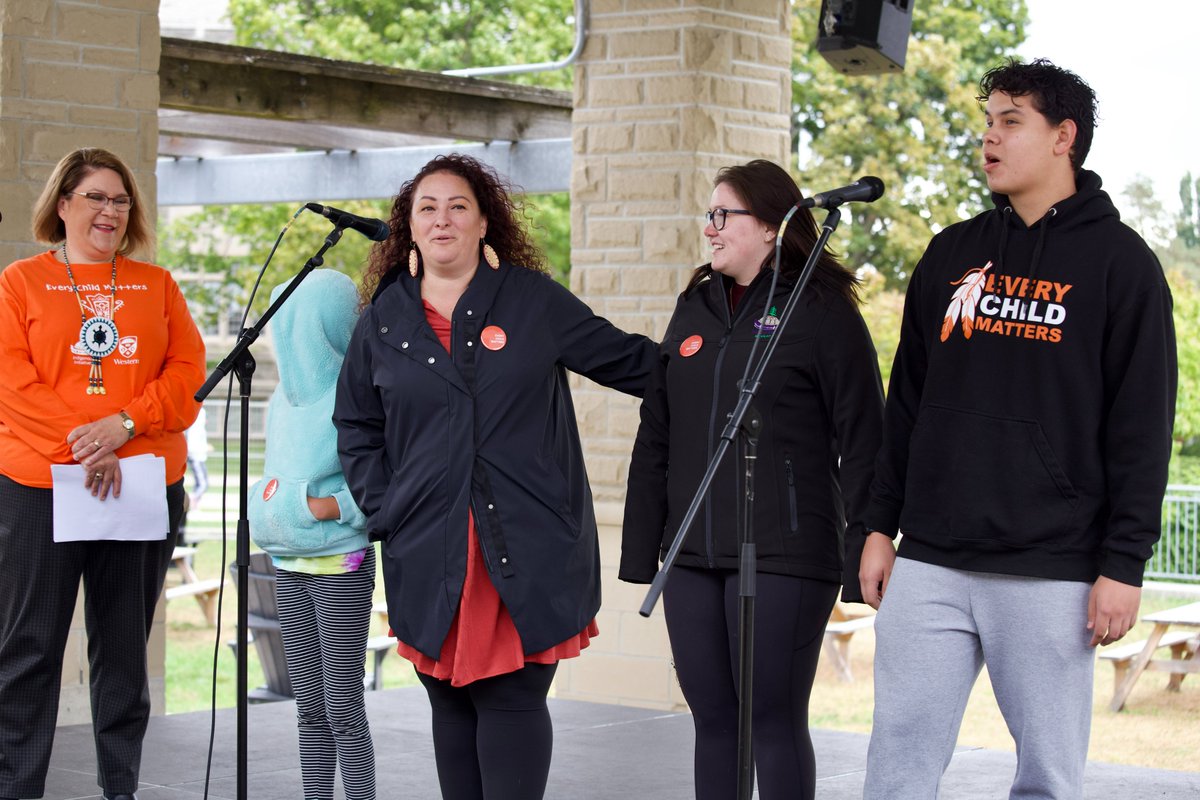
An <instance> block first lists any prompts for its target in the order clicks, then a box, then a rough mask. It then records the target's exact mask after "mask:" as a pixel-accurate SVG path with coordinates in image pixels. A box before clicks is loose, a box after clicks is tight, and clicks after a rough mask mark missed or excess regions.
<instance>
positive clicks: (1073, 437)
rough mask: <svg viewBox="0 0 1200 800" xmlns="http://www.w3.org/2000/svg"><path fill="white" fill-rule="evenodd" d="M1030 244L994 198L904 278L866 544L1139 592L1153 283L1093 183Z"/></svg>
mask: <svg viewBox="0 0 1200 800" xmlns="http://www.w3.org/2000/svg"><path fill="white" fill-rule="evenodd" d="M1077 185H1078V191H1077V192H1076V193H1075V194H1074V195H1072V196H1070V197H1068V198H1066V199H1065V200H1063V201H1062V202H1059V203H1056V204H1055V205H1054V207H1052V208H1051V209H1050V210H1049V211H1048V212H1047V214H1046V216H1045V217H1043V218H1042V219H1041V220H1039V221H1038V222H1037V223H1035V224H1034V225H1033V226H1031V227H1026V225H1025V224H1024V222H1022V220H1021V218H1020V217H1019V216H1018V215H1017V214H1016V213H1015V212H1013V210H1012V209H1011V207H1010V204H1009V201H1008V198H1007V197H1005V196H1004V195H998V194H994V195H993V200H994V202H995V205H996V207H995V208H994V209H993V210H990V211H987V212H984V213H982V214H980V215H979V216H977V217H975V218H974V219H971V220H968V221H966V222H962V223H959V224H956V225H952V226H951V227H949V228H947V229H946V230H945V231H943V232H941V233H940V234H938V235H937V236H936V237H934V239H933V241H932V242H931V243H930V245H929V248H928V249H927V250H926V252H925V255H924V257H923V258H922V259H921V262H920V264H918V266H917V268H916V270H915V271H914V273H913V277H912V282H911V283H910V285H909V288H908V295H907V299H906V302H905V310H904V320H903V324H902V328H901V338H900V346H899V350H898V351H897V354H896V361H895V365H894V367H893V370H892V377H891V387H890V393H889V397H888V403H887V411H886V417H885V426H884V444H883V447H882V449H881V451H880V454H879V458H878V461H877V464H876V475H875V480H874V483H873V485H872V503H871V507H870V510H869V512H868V515H867V521H868V523H869V525H870V528H868V529H869V530H878V531H881V532H883V533H886V534H888V535H891V536H894V535H895V533H896V530H897V527H899V529H900V530H901V532H902V533H903V538H902V540H901V544H900V555H901V556H904V557H906V558H912V559H916V560H919V561H924V562H927V563H931V564H937V565H941V566H946V567H951V568H955V569H964V570H971V571H977V572H992V573H1000V574H1006V575H1025V576H1030V577H1041V578H1053V579H1059V580H1073V581H1089V582H1090V581H1094V580H1095V579H1096V577H1097V576H1098V575H1104V576H1107V577H1109V578H1112V579H1113V580H1117V581H1120V582H1121V583H1126V584H1130V585H1134V586H1140V585H1141V582H1142V572H1143V569H1144V566H1145V562H1146V561H1147V560H1148V559H1149V558H1150V555H1151V548H1152V546H1153V545H1154V543H1155V542H1156V541H1157V540H1158V537H1159V534H1160V527H1161V513H1162V512H1161V506H1162V497H1163V492H1164V489H1165V485H1166V476H1167V462H1168V460H1169V457H1170V447H1171V430H1172V426H1173V422H1174V413H1175V387H1176V360H1175V333H1174V326H1173V324H1172V319H1171V295H1170V291H1169V289H1168V287H1167V283H1166V280H1165V278H1164V276H1163V272H1162V267H1161V266H1160V265H1159V263H1158V260H1157V259H1156V258H1155V256H1154V254H1153V253H1152V252H1151V251H1150V249H1149V248H1148V247H1147V246H1146V244H1145V243H1144V242H1143V241H1142V240H1141V238H1140V237H1139V236H1138V235H1137V234H1136V233H1135V232H1134V231H1132V230H1131V229H1130V228H1128V227H1126V226H1125V225H1124V224H1122V223H1121V222H1120V217H1119V215H1118V213H1117V210H1116V209H1115V208H1114V207H1113V204H1112V202H1111V201H1110V200H1109V198H1108V195H1107V194H1106V193H1105V192H1103V191H1101V190H1100V178H1099V176H1097V175H1096V174H1095V173H1092V172H1089V171H1086V170H1084V171H1080V173H1079V174H1078V176H1077Z"/></svg>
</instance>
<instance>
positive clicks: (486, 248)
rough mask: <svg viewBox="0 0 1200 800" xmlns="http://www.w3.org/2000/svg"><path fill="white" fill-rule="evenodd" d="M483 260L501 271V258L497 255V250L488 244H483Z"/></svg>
mask: <svg viewBox="0 0 1200 800" xmlns="http://www.w3.org/2000/svg"><path fill="white" fill-rule="evenodd" d="M483 260H484V261H486V262H487V265H488V266H489V267H491V268H492V269H500V256H498V255H496V251H495V249H493V248H492V246H491V245H490V244H488V243H487V242H484V243H483Z"/></svg>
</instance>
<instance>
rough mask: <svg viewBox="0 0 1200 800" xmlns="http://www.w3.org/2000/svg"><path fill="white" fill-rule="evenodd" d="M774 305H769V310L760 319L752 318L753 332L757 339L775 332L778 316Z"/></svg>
mask: <svg viewBox="0 0 1200 800" xmlns="http://www.w3.org/2000/svg"><path fill="white" fill-rule="evenodd" d="M776 313H777V312H776V310H775V306H771V310H770V311H768V312H767V315H766V316H765V317H763V318H762V319H756V320H754V330H756V331H757V333H756V334H755V335H756V336H757V337H758V338H759V339H765V338H767V337H768V336H770V335H771V334H773V333H775V329H776V328H778V327H779V317H777V316H775V314H776Z"/></svg>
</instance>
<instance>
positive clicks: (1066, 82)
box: [975, 58, 1096, 172]
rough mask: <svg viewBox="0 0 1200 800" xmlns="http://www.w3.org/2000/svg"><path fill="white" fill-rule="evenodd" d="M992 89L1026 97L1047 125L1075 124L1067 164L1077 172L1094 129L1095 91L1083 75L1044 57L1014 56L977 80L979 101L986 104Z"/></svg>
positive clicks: (1090, 142)
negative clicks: (1024, 59)
mask: <svg viewBox="0 0 1200 800" xmlns="http://www.w3.org/2000/svg"><path fill="white" fill-rule="evenodd" d="M993 92H1003V93H1004V94H1007V95H1009V96H1010V97H1028V98H1029V99H1030V101H1031V102H1032V103H1033V107H1034V108H1036V109H1037V110H1038V112H1039V113H1040V114H1041V115H1042V116H1044V117H1045V118H1046V119H1047V120H1048V121H1049V122H1050V124H1051V125H1058V124H1059V123H1060V122H1062V121H1063V120H1064V119H1069V120H1071V121H1072V122H1074V123H1075V146H1074V147H1073V148H1071V166H1072V167H1073V168H1074V169H1075V171H1076V172H1078V171H1079V170H1080V169H1081V168H1082V167H1083V162H1084V161H1085V160H1086V159H1087V154H1088V151H1089V150H1091V149H1092V134H1093V133H1094V132H1095V130H1096V93H1095V92H1094V91H1092V87H1091V86H1088V85H1087V83H1086V82H1085V81H1084V80H1083V78H1081V77H1079V76H1078V75H1076V74H1075V73H1074V72H1071V71H1070V70H1067V69H1063V68H1062V67H1056V66H1055V65H1054V64H1053V63H1051V62H1050V61H1049V60H1048V59H1045V58H1038V59H1035V60H1033V61H1032V62H1030V63H1028V64H1022V63H1021V62H1019V61H1017V60H1016V59H1015V58H1010V59H1009V60H1008V61H1007V62H1006V63H1004V64H1001V65H1000V66H998V67H993V68H992V69H990V70H988V71H987V72H986V73H985V74H984V76H983V77H982V78H980V79H979V96H978V97H976V98H975V99H977V100H978V101H979V102H981V103H986V102H987V99H988V98H989V97H990V96H991V95H992V93H993Z"/></svg>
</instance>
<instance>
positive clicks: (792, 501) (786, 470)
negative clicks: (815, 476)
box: [783, 457, 800, 533]
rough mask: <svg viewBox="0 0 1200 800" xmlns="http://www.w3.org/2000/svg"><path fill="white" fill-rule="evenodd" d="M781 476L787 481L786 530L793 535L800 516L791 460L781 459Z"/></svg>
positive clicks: (798, 524) (798, 526)
mask: <svg viewBox="0 0 1200 800" xmlns="http://www.w3.org/2000/svg"><path fill="white" fill-rule="evenodd" d="M783 476H784V478H785V479H786V480H787V508H788V530H789V531H791V532H792V533H795V532H796V531H798V530H799V529H800V515H799V513H798V511H797V509H796V471H795V470H794V469H793V468H792V459H791V458H790V457H785V458H784V459H783Z"/></svg>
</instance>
